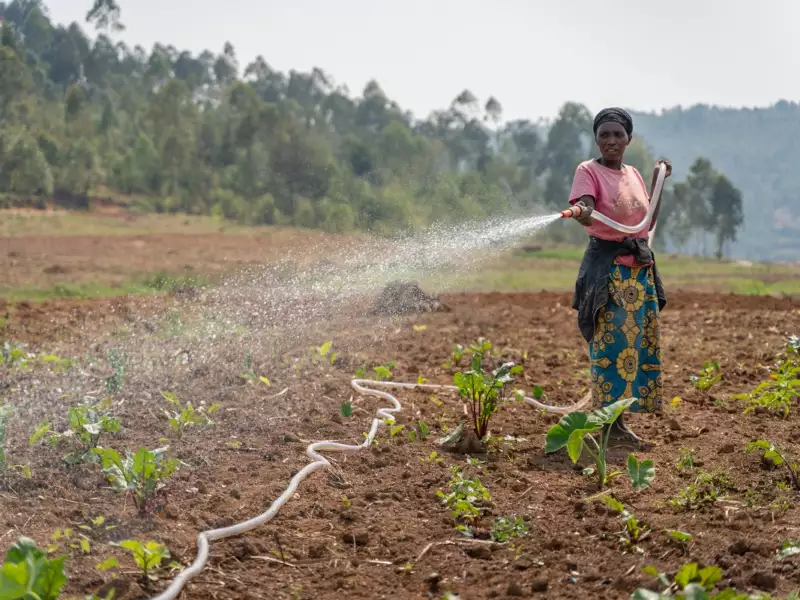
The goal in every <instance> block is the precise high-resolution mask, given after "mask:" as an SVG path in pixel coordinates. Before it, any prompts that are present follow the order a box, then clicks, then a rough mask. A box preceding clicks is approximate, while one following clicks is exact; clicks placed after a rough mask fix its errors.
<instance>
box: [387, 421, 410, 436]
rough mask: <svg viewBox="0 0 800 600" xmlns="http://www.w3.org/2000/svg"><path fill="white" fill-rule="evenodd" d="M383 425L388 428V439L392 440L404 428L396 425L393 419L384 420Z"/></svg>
mask: <svg viewBox="0 0 800 600" xmlns="http://www.w3.org/2000/svg"><path fill="white" fill-rule="evenodd" d="M384 423H385V424H386V426H387V427H388V428H389V439H392V438H394V437H395V436H396V435H398V434H399V433H401V432H402V431H403V430H404V429H405V428H406V426H405V425H398V424H397V421H395V420H394V419H386V420H384Z"/></svg>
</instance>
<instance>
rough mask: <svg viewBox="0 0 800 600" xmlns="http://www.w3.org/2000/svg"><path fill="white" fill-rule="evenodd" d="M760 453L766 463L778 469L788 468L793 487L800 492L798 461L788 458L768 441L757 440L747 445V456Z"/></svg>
mask: <svg viewBox="0 0 800 600" xmlns="http://www.w3.org/2000/svg"><path fill="white" fill-rule="evenodd" d="M759 451H760V452H761V453H762V458H763V460H764V461H765V462H766V463H768V464H770V465H774V466H776V467H780V466H781V465H783V466H784V467H786V470H787V472H788V474H789V481H790V482H791V484H792V486H793V487H794V489H796V490H800V465H798V463H797V462H796V461H794V460H792V459H791V458H789V457H787V456H786V453H785V452H783V451H782V450H780V449H778V448H777V447H776V446H775V445H774V444H772V442H768V441H767V440H757V441H755V442H750V443H749V444H747V450H746V452H747V454H750V453H751V452H759Z"/></svg>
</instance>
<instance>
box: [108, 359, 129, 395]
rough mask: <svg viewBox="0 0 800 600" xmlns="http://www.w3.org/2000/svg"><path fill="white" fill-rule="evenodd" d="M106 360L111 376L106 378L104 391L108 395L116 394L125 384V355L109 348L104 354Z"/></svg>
mask: <svg viewBox="0 0 800 600" xmlns="http://www.w3.org/2000/svg"><path fill="white" fill-rule="evenodd" d="M106 359H107V360H108V366H109V367H110V368H111V371H112V373H111V375H109V376H108V377H106V391H107V392H108V393H109V394H116V393H117V392H119V391H120V390H122V386H123V385H124V384H125V355H123V354H122V353H121V352H120V351H119V350H117V349H116V348H111V349H110V350H109V351H108V353H107V354H106Z"/></svg>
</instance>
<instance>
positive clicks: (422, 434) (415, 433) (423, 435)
mask: <svg viewBox="0 0 800 600" xmlns="http://www.w3.org/2000/svg"><path fill="white" fill-rule="evenodd" d="M430 432H431V431H430V428H429V427H428V424H427V423H426V422H425V421H417V426H416V427H415V428H414V429H411V430H410V431H409V432H408V439H409V440H411V441H412V442H413V441H415V440H416V439H417V438H418V437H419V439H421V440H424V439H427V437H428V435H429V434H430Z"/></svg>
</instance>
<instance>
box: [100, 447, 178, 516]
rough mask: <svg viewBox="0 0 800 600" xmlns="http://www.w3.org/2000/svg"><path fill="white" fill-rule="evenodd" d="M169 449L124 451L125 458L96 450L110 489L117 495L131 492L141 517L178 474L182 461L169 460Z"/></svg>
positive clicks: (109, 449)
mask: <svg viewBox="0 0 800 600" xmlns="http://www.w3.org/2000/svg"><path fill="white" fill-rule="evenodd" d="M167 449H168V448H166V447H164V448H157V449H156V450H148V449H147V448H140V449H139V450H137V451H136V454H132V453H131V451H130V450H126V451H125V458H124V459H123V458H122V457H121V456H120V454H119V452H117V451H116V450H113V449H111V448H95V449H94V450H93V452H94V453H96V454H97V455H98V456H99V457H100V460H101V461H102V464H103V473H104V474H105V476H106V478H107V479H108V482H109V483H110V484H111V487H112V489H113V490H114V491H116V492H122V491H127V492H131V493H132V494H133V497H134V501H135V502H136V507H137V508H138V509H139V513H140V514H145V513H147V511H148V509H149V508H150V503H151V501H152V500H153V498H154V497H155V496H156V494H158V493H159V492H160V491H161V490H162V489H163V487H164V485H165V484H164V482H165V481H166V480H167V479H168V478H169V477H170V476H171V475H172V474H173V473H174V472H175V470H176V469H177V468H178V465H179V464H180V461H178V460H176V459H171V458H167V457H166V452H167Z"/></svg>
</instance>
